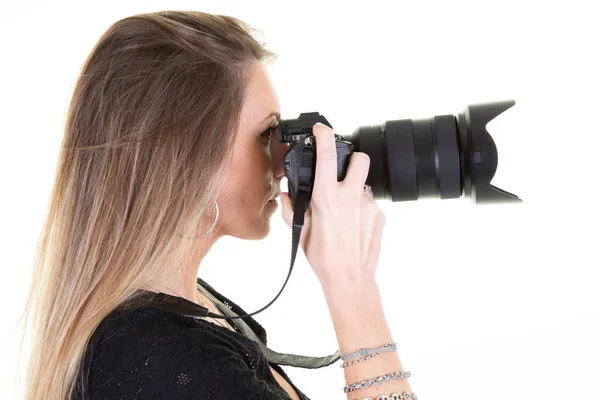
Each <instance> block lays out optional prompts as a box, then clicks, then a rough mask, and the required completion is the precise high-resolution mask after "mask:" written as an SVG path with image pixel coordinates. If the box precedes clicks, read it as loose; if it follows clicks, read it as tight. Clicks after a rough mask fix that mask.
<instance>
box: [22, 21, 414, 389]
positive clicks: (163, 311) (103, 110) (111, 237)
mask: <svg viewBox="0 0 600 400" xmlns="http://www.w3.org/2000/svg"><path fill="white" fill-rule="evenodd" d="M250 32H251V29H250V28H249V27H248V26H247V25H246V24H244V23H243V22H242V21H240V20H238V19H235V18H233V17H229V16H222V15H211V14H207V13H202V12H192V11H189V12H184V11H163V12H156V13H147V14H139V15H134V16H131V17H127V18H124V19H122V20H120V21H117V22H116V23H114V24H113V25H111V26H110V27H109V29H108V30H107V31H106V32H105V33H104V35H103V36H102V37H101V38H100V40H99V41H98V43H97V44H96V46H95V47H94V49H93V50H92V52H91V53H90V55H89V56H88V58H87V60H86V61H85V64H84V65H83V67H82V70H81V73H80V76H79V78H78V80H77V83H76V86H75V89H74V93H73V98H72V100H71V103H70V107H69V110H68V115H67V120H66V123H65V135H64V139H63V142H62V147H61V154H60V159H59V164H58V167H57V170H56V181H55V184H54V188H53V192H52V197H51V202H50V208H49V213H48V217H47V221H46V225H45V229H44V231H43V232H42V236H41V238H40V242H39V247H38V253H37V256H36V263H35V269H34V275H33V279H32V282H33V284H32V287H31V291H30V294H29V298H28V302H27V307H26V309H25V313H24V315H25V316H27V319H26V320H27V321H30V320H31V323H32V326H31V332H32V346H31V357H30V359H29V364H28V370H27V377H26V381H25V398H26V399H27V400H42V399H44V400H48V399H56V400H65V399H234V398H235V399H263V400H264V399H266V400H269V399H289V398H291V399H308V397H307V396H306V395H305V394H304V393H303V392H302V391H301V390H300V389H299V388H297V387H296V386H295V385H294V384H293V383H292V382H291V380H290V379H289V378H288V376H287V375H286V374H285V373H284V372H283V370H282V369H281V367H280V366H279V365H277V364H274V363H269V362H268V361H267V358H266V357H265V355H264V354H263V352H262V351H261V347H260V346H258V345H257V341H256V338H258V339H259V341H260V342H262V343H263V344H266V333H265V331H264V329H263V328H262V327H261V326H260V325H259V324H258V323H257V322H256V321H255V320H254V319H253V318H251V317H246V318H244V322H245V324H244V325H242V324H241V322H238V321H240V320H239V319H238V320H225V319H216V318H214V319H213V318H195V317H190V316H189V315H188V311H189V310H191V309H193V308H194V307H197V306H202V307H206V308H207V309H209V310H210V311H211V312H213V313H215V314H220V315H224V314H223V312H222V311H223V310H224V309H223V308H222V307H221V308H220V309H219V307H217V305H222V304H226V305H227V307H228V308H230V309H231V310H232V311H234V312H236V313H237V314H246V312H245V311H244V310H243V309H241V308H240V307H239V306H238V305H236V304H234V303H233V302H231V301H230V300H229V299H227V298H226V297H225V296H223V295H221V294H220V293H218V292H217V291H216V290H215V289H214V288H212V287H211V286H210V285H209V284H208V283H206V282H205V281H203V280H201V279H200V278H198V269H199V266H200V264H201V262H202V259H203V258H204V256H205V255H206V254H207V252H208V251H209V250H210V248H211V246H212V245H213V244H214V243H215V242H216V241H217V240H218V239H219V238H220V237H223V236H225V235H230V236H235V237H237V238H242V239H248V240H256V239H261V238H264V237H265V236H266V235H267V234H268V233H269V220H270V218H271V217H272V215H273V214H274V212H275V211H276V207H277V202H276V201H271V200H273V199H274V198H276V197H277V196H278V195H279V186H280V182H281V179H282V178H283V177H284V176H285V174H284V171H283V162H282V159H283V155H284V153H285V152H286V151H287V149H288V146H287V145H284V144H280V143H278V141H277V139H276V136H275V132H274V131H273V129H274V128H276V126H277V124H278V119H279V112H280V104H279V101H278V98H277V95H276V92H275V90H274V88H273V86H272V84H271V81H270V79H269V76H268V74H267V71H266V69H265V66H264V63H265V62H268V61H270V60H272V59H274V58H275V54H274V53H271V52H270V51H268V50H266V49H265V48H264V47H263V46H262V45H261V44H260V43H258V42H257V41H256V40H255V39H254V38H253V37H252V36H251V34H250ZM314 133H315V137H316V140H317V142H318V143H319V146H320V147H318V153H317V154H318V158H317V160H318V162H317V172H316V181H315V189H314V192H313V199H312V202H311V208H309V210H308V211H307V215H306V219H305V226H304V229H303V231H302V237H301V243H300V244H301V246H302V247H303V250H304V252H305V253H306V256H307V259H308V260H309V262H310V264H311V266H312V268H313V270H314V271H315V273H316V274H317V276H318V278H319V280H320V282H321V283H322V286H323V289H324V291H325V294H326V297H327V299H328V304H329V307H330V311H331V314H332V318H333V321H334V324H335V327H336V333H337V336H338V339H339V342H340V350H341V351H342V353H350V352H354V351H356V350H357V349H358V347H359V345H370V346H371V345H372V346H375V345H380V344H381V342H389V341H391V335H390V333H389V330H388V328H387V325H386V324H385V319H384V317H383V312H382V310H381V305H380V303H379V297H378V296H379V295H378V291H377V286H376V284H375V279H374V277H375V266H376V264H377V258H378V255H379V251H380V239H381V233H382V229H383V225H384V220H385V219H384V217H383V214H382V213H381V212H380V211H379V209H378V208H377V206H376V204H375V202H374V199H373V197H372V195H371V194H369V193H368V192H364V191H363V184H364V183H365V179H366V176H367V172H368V167H369V163H368V157H365V155H364V154H362V153H354V154H353V155H352V158H351V161H350V164H349V168H348V172H347V177H346V179H345V180H344V181H343V182H337V180H336V175H335V171H336V166H335V160H336V158H335V147H334V146H335V144H334V137H333V132H332V131H331V129H329V128H326V127H324V126H315V127H314ZM281 199H282V205H283V207H282V216H283V218H284V220H285V221H286V223H287V224H288V226H291V215H292V210H291V201H290V199H289V196H287V194H285V193H283V194H281ZM311 225H312V227H311ZM332 248H337V249H340V251H339V253H340V254H335V255H334V254H331V251H330V249H332ZM336 253H338V252H336ZM334 277H335V279H333V278H334ZM157 299H160V301H157ZM225 311H226V310H225ZM357 318H358V321H359V322H360V323H359V324H357V323H356V321H357ZM241 326H247V327H249V328H250V330H243V329H240V327H241ZM365 365H366V366H365ZM399 369H401V364H400V360H399V358H398V356H397V355H396V354H395V352H387V353H382V354H381V355H380V356H379V357H377V358H375V359H373V360H371V361H370V362H369V363H359V364H357V365H355V366H352V367H351V368H346V370H345V377H346V380H347V383H348V384H350V383H352V382H353V381H355V380H356V379H366V378H371V376H369V375H368V374H369V373H372V372H373V373H375V372H377V373H384V372H386V373H387V372H391V371H396V370H399ZM340 389H341V388H340ZM404 389H406V390H410V387H409V386H408V382H407V381H406V380H394V381H390V382H386V383H384V384H382V385H379V386H377V387H375V388H369V389H361V392H360V395H361V396H366V395H373V394H374V393H375V392H380V393H383V392H384V391H388V393H389V392H391V391H392V390H404ZM340 392H341V390H340ZM351 395H352V396H353V398H358V397H359V396H357V395H355V393H352V394H349V395H348V398H351V397H350V396H351ZM315 396H316V397H317V398H320V397H319V396H318V395H315Z"/></svg>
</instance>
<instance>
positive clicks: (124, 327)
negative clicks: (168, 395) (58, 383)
mask: <svg viewBox="0 0 600 400" xmlns="http://www.w3.org/2000/svg"><path fill="white" fill-rule="evenodd" d="M241 336H243V335H241V334H239V333H236V332H233V331H231V330H229V329H226V328H223V327H221V326H218V325H215V324H213V323H211V322H208V321H206V320H204V319H198V318H193V317H189V316H185V315H181V314H179V313H177V312H173V311H168V310H164V309H161V308H157V307H154V306H151V305H142V306H137V307H134V308H126V309H123V308H119V309H115V310H113V311H112V312H111V313H109V314H108V315H107V316H106V317H105V318H104V319H103V320H102V321H101V323H100V324H99V326H98V327H97V328H96V330H95V332H94V334H93V336H92V340H91V341H90V344H91V345H92V346H96V347H101V348H103V350H104V348H106V349H112V350H113V352H114V349H118V348H119V347H121V348H122V350H123V351H132V350H135V351H138V352H146V351H149V350H150V349H154V351H156V350H157V348H166V349H167V350H168V348H170V347H173V346H179V347H182V346H183V347H187V346H198V345H199V344H209V343H213V344H219V345H224V346H229V347H231V348H232V349H237V350H244V351H246V350H248V349H252V350H255V349H258V345H256V344H254V343H252V341H251V340H250V339H248V338H246V337H241ZM117 352H119V351H117Z"/></svg>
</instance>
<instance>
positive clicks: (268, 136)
mask: <svg viewBox="0 0 600 400" xmlns="http://www.w3.org/2000/svg"><path fill="white" fill-rule="evenodd" d="M276 129H277V126H270V127H269V129H267V130H266V131H264V132H263V133H262V134H261V135H260V136H261V137H262V138H264V139H268V141H269V142H270V141H271V135H272V133H273V131H274V130H276Z"/></svg>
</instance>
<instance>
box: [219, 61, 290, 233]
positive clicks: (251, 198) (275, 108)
mask: <svg viewBox="0 0 600 400" xmlns="http://www.w3.org/2000/svg"><path fill="white" fill-rule="evenodd" d="M255 65H256V67H255V69H254V70H253V73H252V76H251V78H250V82H249V87H248V97H247V99H246V102H245V103H244V105H243V108H242V115H241V124H240V128H239V129H240V131H239V132H238V139H237V141H236V144H235V146H236V147H235V149H234V156H233V161H232V163H231V164H230V165H229V166H228V167H227V171H226V173H225V182H223V186H222V189H221V191H220V193H218V194H217V195H216V199H217V202H218V204H219V221H218V225H219V235H231V236H234V237H237V238H240V239H262V238H264V237H266V236H267V235H268V233H269V230H270V218H271V216H272V215H273V214H274V212H275V211H276V210H277V209H278V207H280V206H279V204H278V202H277V201H278V200H277V201H272V202H267V201H268V200H269V199H272V198H273V197H274V196H276V195H278V194H279V191H280V182H281V179H282V178H283V177H285V173H284V170H283V155H284V154H285V152H286V151H287V150H288V145H287V144H281V143H279V142H278V141H277V131H276V130H273V131H272V132H269V131H268V130H269V127H271V126H276V125H277V123H278V120H279V116H278V115H272V114H273V113H277V114H280V112H281V107H280V104H279V99H278V97H277V93H275V88H274V87H273V85H272V82H271V79H270V77H269V75H268V72H267V70H266V69H265V67H264V66H263V65H262V63H260V62H256V63H255ZM213 215H214V214H213ZM213 220H214V219H213ZM213 220H211V221H213ZM211 223H212V222H211Z"/></svg>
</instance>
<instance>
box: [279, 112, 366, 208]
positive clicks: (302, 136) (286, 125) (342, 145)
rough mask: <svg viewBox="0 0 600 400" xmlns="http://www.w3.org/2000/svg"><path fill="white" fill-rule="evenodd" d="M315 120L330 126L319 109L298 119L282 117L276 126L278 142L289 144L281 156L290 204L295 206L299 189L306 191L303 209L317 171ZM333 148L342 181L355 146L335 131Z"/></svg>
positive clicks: (309, 197) (338, 175)
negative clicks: (284, 118) (313, 131)
mask: <svg viewBox="0 0 600 400" xmlns="http://www.w3.org/2000/svg"><path fill="white" fill-rule="evenodd" d="M317 122H320V123H322V124H323V125H327V126H328V127H330V128H333V127H332V126H331V124H330V123H329V122H328V121H327V119H325V117H324V116H322V115H320V114H319V113H318V112H309V113H302V114H300V116H299V117H298V118H297V119H290V120H282V121H281V122H280V123H279V126H278V140H279V142H280V143H289V144H290V148H289V150H288V151H287V152H286V153H285V155H284V157H283V164H284V171H285V176H286V177H287V179H288V193H289V195H290V199H291V200H292V207H295V205H296V198H297V193H298V191H299V190H305V191H307V192H308V201H307V203H306V208H305V210H304V211H306V209H307V208H308V205H309V203H310V199H311V197H312V189H313V184H314V177H315V173H314V171H315V170H316V162H317V157H316V154H317V153H316V151H317V147H316V146H317V143H316V140H315V136H314V135H313V133H312V127H313V125H315V124H316V123H317ZM335 147H336V153H337V180H338V182H340V181H342V180H344V178H345V177H346V170H347V168H348V163H349V162H350V155H351V154H352V153H353V152H354V145H353V144H352V143H351V142H349V141H347V140H346V139H345V138H344V137H343V136H340V135H337V134H335Z"/></svg>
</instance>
